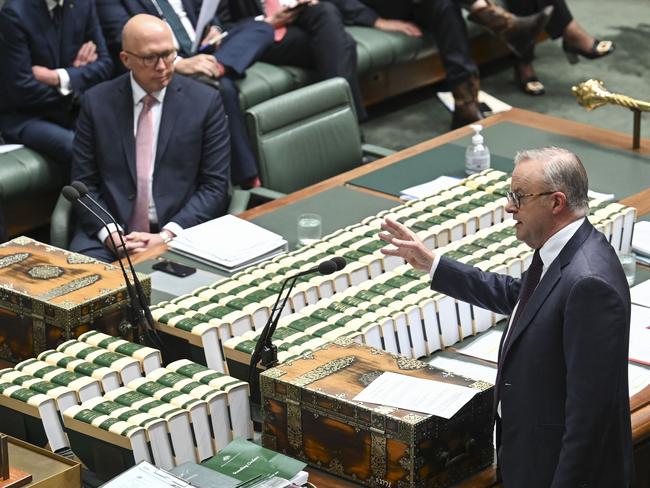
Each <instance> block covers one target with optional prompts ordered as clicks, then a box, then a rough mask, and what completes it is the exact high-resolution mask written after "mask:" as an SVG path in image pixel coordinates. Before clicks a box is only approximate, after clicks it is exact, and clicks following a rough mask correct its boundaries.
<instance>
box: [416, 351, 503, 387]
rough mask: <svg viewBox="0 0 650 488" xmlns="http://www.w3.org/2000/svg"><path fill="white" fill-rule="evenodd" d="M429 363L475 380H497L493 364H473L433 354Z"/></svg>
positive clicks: (491, 382)
mask: <svg viewBox="0 0 650 488" xmlns="http://www.w3.org/2000/svg"><path fill="white" fill-rule="evenodd" d="M429 364H430V365H431V366H433V367H435V368H438V369H442V370H443V371H449V372H450V373H454V374H455V375H459V376H464V377H465V378H469V379H472V380H475V381H485V382H486V383H490V384H492V385H493V384H494V383H496V380H497V369H496V368H495V367H493V366H488V365H482V364H474V363H470V362H469V361H461V360H460V359H453V358H447V357H444V356H435V357H434V358H433V359H432V360H431V361H429Z"/></svg>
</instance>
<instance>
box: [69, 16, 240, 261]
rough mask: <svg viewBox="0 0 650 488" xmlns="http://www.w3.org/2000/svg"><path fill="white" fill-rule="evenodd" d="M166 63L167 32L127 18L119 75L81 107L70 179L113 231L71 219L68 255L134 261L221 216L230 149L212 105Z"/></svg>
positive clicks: (209, 96) (87, 218) (204, 90)
mask: <svg viewBox="0 0 650 488" xmlns="http://www.w3.org/2000/svg"><path fill="white" fill-rule="evenodd" d="M175 58H176V49H175V48H174V41H173V37H172V32H171V30H170V29H169V27H168V26H167V24H166V23H165V22H163V21H162V20H160V19H158V18H156V17H154V16H151V15H146V14H142V15H136V16H135V17H132V18H131V19H130V20H129V21H128V22H127V23H126V25H125V26H124V30H123V33H122V51H121V52H120V59H121V60H122V62H123V63H124V65H125V66H126V67H127V68H128V69H129V72H128V73H126V74H124V75H122V76H120V77H118V78H116V79H114V80H111V81H108V82H105V83H102V84H100V85H98V86H96V87H95V88H93V89H92V90H90V92H89V93H88V95H89V96H87V97H86V98H85V99H84V102H83V105H82V108H81V113H80V115H79V121H78V125H77V133H76V136H75V140H74V157H73V163H72V179H73V180H80V181H83V182H84V183H85V184H86V185H87V186H88V189H89V191H90V194H91V195H92V196H93V197H94V198H95V199H96V200H97V201H98V202H99V203H100V204H101V205H102V206H103V207H104V208H105V209H106V210H108V211H109V212H111V213H112V214H113V216H114V217H115V219H116V220H117V222H118V224H119V226H120V228H119V229H116V228H113V227H111V228H109V230H110V234H109V231H107V230H106V229H104V228H102V225H101V223H100V222H98V221H97V220H96V219H95V218H94V217H93V216H92V215H91V214H90V213H88V212H86V211H81V212H80V214H79V219H78V227H77V229H76V232H75V234H74V237H73V239H72V242H71V246H70V248H71V249H72V250H73V251H77V252H81V253H83V254H86V255H89V256H92V257H95V258H97V259H101V260H104V261H113V260H114V259H115V257H116V253H117V252H127V253H138V252H142V251H144V250H146V249H149V248H151V247H153V246H155V245H158V244H161V243H163V242H168V241H169V240H170V239H172V238H174V237H175V236H176V235H177V234H178V233H179V232H180V231H181V230H182V229H184V228H187V227H191V226H194V225H197V224H200V223H202V222H205V221H207V220H210V219H213V218H215V217H218V216H219V215H222V214H223V213H224V212H225V210H226V208H227V204H228V172H229V165H230V143H229V136H228V124H227V120H226V116H225V114H224V109H223V104H222V101H221V96H220V95H219V92H218V90H214V89H212V88H210V87H208V86H206V85H204V84H202V83H199V82H197V81H194V80H191V79H188V78H186V77H183V76H182V75H178V74H176V75H175V74H174V67H173V62H174V59H175ZM116 232H123V233H124V234H125V241H126V248H125V249H115V248H114V247H113V243H112V242H113V241H112V239H111V238H113V239H115V238H116V237H117V235H116ZM115 241H116V242H117V240H116V239H115Z"/></svg>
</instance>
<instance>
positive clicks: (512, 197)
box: [506, 190, 556, 208]
mask: <svg viewBox="0 0 650 488" xmlns="http://www.w3.org/2000/svg"><path fill="white" fill-rule="evenodd" d="M555 191H556V190H553V191H545V192H542V193H525V194H523V195H522V194H521V193H518V192H516V191H509V192H507V193H506V198H507V199H508V202H509V203H512V204H513V205H514V206H515V207H517V208H519V207H520V206H521V199H522V198H526V197H541V196H544V195H552V194H553V193H555Z"/></svg>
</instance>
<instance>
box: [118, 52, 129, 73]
mask: <svg viewBox="0 0 650 488" xmlns="http://www.w3.org/2000/svg"><path fill="white" fill-rule="evenodd" d="M120 61H122V64H123V65H124V66H125V67H126V69H128V70H130V69H131V66H130V64H131V59H130V58H129V55H128V54H127V53H125V52H124V51H120Z"/></svg>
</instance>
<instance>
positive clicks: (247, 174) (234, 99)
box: [219, 76, 257, 184]
mask: <svg viewBox="0 0 650 488" xmlns="http://www.w3.org/2000/svg"><path fill="white" fill-rule="evenodd" d="M219 82H220V83H221V99H222V100H223V107H224V110H225V112H226V115H227V116H228V128H229V129H230V179H231V180H232V181H233V183H235V184H241V183H243V182H245V181H246V180H249V179H250V178H254V177H255V176H257V162H256V159H255V155H254V154H253V149H252V148H251V145H250V141H249V139H248V134H247V132H246V122H245V120H244V113H243V112H242V109H241V106H240V105H239V90H238V89H237V85H235V82H234V81H233V80H231V79H230V78H229V77H227V76H223V77H222V78H221V79H220V80H219Z"/></svg>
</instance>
